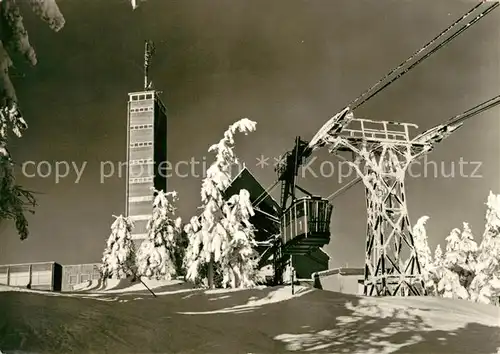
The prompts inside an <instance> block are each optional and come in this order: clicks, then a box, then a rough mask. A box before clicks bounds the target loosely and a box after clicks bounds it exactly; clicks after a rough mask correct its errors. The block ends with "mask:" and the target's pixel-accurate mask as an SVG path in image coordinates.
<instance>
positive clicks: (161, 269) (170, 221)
mask: <svg viewBox="0 0 500 354" xmlns="http://www.w3.org/2000/svg"><path fill="white" fill-rule="evenodd" d="M154 192H155V194H156V196H155V198H154V200H153V213H152V216H151V218H150V220H149V221H148V225H147V230H148V238H147V239H146V240H144V241H143V242H142V243H141V246H140V248H139V251H138V252H137V273H138V274H139V275H143V276H146V277H148V278H156V279H170V278H171V277H172V276H174V275H175V274H176V270H177V269H176V252H175V249H176V248H177V247H178V244H179V243H180V237H181V233H182V229H181V227H182V225H181V224H182V222H181V218H175V210H176V208H175V206H174V203H175V202H177V200H178V198H177V193H176V192H168V193H165V192H164V191H157V190H155V191H154Z"/></svg>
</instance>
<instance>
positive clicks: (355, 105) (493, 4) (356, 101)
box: [299, 0, 500, 199]
mask: <svg viewBox="0 0 500 354" xmlns="http://www.w3.org/2000/svg"><path fill="white" fill-rule="evenodd" d="M487 2H491V5H489V6H488V7H487V8H486V9H484V10H483V11H481V12H480V13H479V15H477V16H476V17H475V18H473V19H472V20H471V21H469V22H467V23H465V24H462V27H460V28H459V29H458V30H456V32H454V33H453V34H452V35H451V36H450V37H448V38H446V39H445V40H443V42H441V43H439V44H438V45H437V46H436V47H434V48H433V49H432V50H431V51H429V52H428V53H427V54H425V55H424V56H423V57H421V58H420V59H418V60H417V61H416V62H414V63H413V64H411V65H410V66H408V67H407V68H406V69H404V70H403V71H402V72H400V73H399V74H397V75H396V76H395V77H393V78H392V79H390V80H389V81H388V82H386V83H385V84H384V85H383V86H381V87H379V88H378V89H376V88H377V87H378V86H379V85H381V84H382V83H383V82H384V81H385V80H387V79H388V78H389V77H391V76H393V75H394V74H395V73H396V72H398V71H400V70H401V69H402V68H403V67H405V66H406V65H407V64H408V63H410V62H411V61H412V60H414V59H415V58H416V57H417V56H418V55H420V54H421V53H422V52H424V51H426V50H427V49H429V47H431V46H432V45H434V44H435V43H436V42H437V41H438V40H440V39H441V38H442V37H444V36H446V35H447V34H448V33H449V32H450V31H452V30H453V29H454V28H455V27H456V26H457V25H459V24H460V23H461V22H463V21H464V20H465V19H466V18H467V17H469V16H471V15H472V14H473V13H474V12H475V11H476V10H477V9H479V8H480V7H481V6H482V5H484V4H485V3H487ZM498 5H500V3H499V2H497V1H495V2H492V1H491V0H483V1H481V2H480V3H478V4H477V5H476V6H474V7H473V8H472V9H471V10H469V11H468V12H467V13H466V14H465V15H463V16H462V17H460V18H459V19H457V20H456V21H455V22H454V23H453V24H451V25H450V26H448V27H447V28H446V29H445V30H444V31H442V32H441V33H440V34H438V35H437V36H436V37H434V38H433V39H432V40H430V41H429V42H428V43H427V44H425V45H424V46H423V47H421V48H420V49H419V50H418V51H416V52H415V53H414V54H413V55H411V56H410V57H409V58H408V59H406V60H405V61H404V62H402V63H401V64H399V65H398V66H397V67H396V68H394V69H392V70H391V71H390V72H389V73H388V74H387V75H385V76H384V77H383V78H381V79H380V80H379V81H378V82H376V83H375V84H374V85H373V86H372V87H370V88H369V89H368V90H366V91H365V92H363V93H362V94H361V95H360V96H358V97H357V98H355V99H354V100H353V101H351V103H350V104H349V105H348V106H347V107H349V108H350V110H351V111H354V110H355V109H356V108H359V107H360V106H361V105H363V104H364V103H366V102H368V101H369V100H370V99H371V98H373V97H374V96H376V95H377V94H378V93H380V92H381V91H382V90H383V89H385V88H387V87H388V86H389V85H390V84H392V83H394V82H395V81H396V80H397V79H399V78H401V77H402V76H403V75H404V74H406V73H408V72H409V71H410V70H411V69H413V68H414V67H415V66H417V65H418V64H419V63H421V62H422V61H423V60H425V59H427V58H428V57H430V56H431V55H432V54H434V53H435V52H436V51H437V50H439V49H441V48H443V47H444V46H445V45H446V44H448V43H449V42H450V41H452V40H453V39H454V38H456V37H457V36H458V35H460V34H461V33H463V32H464V31H465V30H466V29H467V28H469V27H471V26H472V25H473V24H475V23H476V22H477V21H479V20H480V19H481V18H483V17H484V16H485V15H487V14H488V13H490V12H491V11H493V10H494V9H495V8H497V7H498ZM374 89H376V90H375V91H374V92H371V91H373V90H374ZM367 95H368V96H367ZM365 96H366V97H365ZM306 151H307V149H306V150H304V152H303V153H302V154H301V155H300V157H299V160H302V159H303V155H304V153H305V152H306ZM359 181H360V179H359V180H357V181H356V182H354V180H353V181H352V182H353V184H352V185H351V184H349V187H348V188H346V190H347V189H349V188H350V187H352V186H353V185H355V184H356V183H358V182H359ZM346 187H347V186H346ZM334 194H335V193H334ZM328 199H330V198H328Z"/></svg>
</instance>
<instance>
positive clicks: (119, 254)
mask: <svg viewBox="0 0 500 354" xmlns="http://www.w3.org/2000/svg"><path fill="white" fill-rule="evenodd" d="M133 227H134V225H133V223H132V222H131V221H130V220H129V219H128V218H126V217H124V216H122V215H120V216H118V217H116V216H115V221H114V222H113V224H112V225H111V234H110V235H109V238H108V241H107V242H106V248H105V249H104V252H103V255H102V261H101V267H100V272H101V275H102V277H103V278H117V279H124V278H127V277H130V276H133V277H134V278H135V275H136V264H135V254H134V243H133V242H132V236H131V231H132V228H133Z"/></svg>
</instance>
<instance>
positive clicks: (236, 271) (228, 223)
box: [216, 189, 258, 288]
mask: <svg viewBox="0 0 500 354" xmlns="http://www.w3.org/2000/svg"><path fill="white" fill-rule="evenodd" d="M253 215H255V213H254V211H253V208H252V203H251V201H250V193H248V191H247V190H245V189H242V190H240V194H239V195H238V194H235V195H233V196H232V197H231V198H230V199H229V200H228V202H227V203H226V205H225V206H224V218H223V219H222V220H221V223H222V226H223V227H224V229H225V230H226V235H229V239H228V240H225V242H227V244H226V245H225V246H223V247H221V250H222V252H223V254H221V255H220V257H219V258H220V262H221V270H222V274H223V280H222V286H223V287H231V288H248V287H252V286H255V282H256V280H257V274H258V271H257V263H258V253H257V251H256V250H255V247H256V246H257V244H256V243H255V239H254V238H255V236H254V227H253V225H252V224H251V223H250V217H252V216H253ZM216 252H217V251H216Z"/></svg>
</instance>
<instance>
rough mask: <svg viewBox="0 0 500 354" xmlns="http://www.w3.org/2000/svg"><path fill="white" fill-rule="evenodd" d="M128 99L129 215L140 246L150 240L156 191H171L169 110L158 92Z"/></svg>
mask: <svg viewBox="0 0 500 354" xmlns="http://www.w3.org/2000/svg"><path fill="white" fill-rule="evenodd" d="M128 96H129V99H128V110H127V111H128V119H127V186H126V212H125V214H126V215H127V216H128V217H129V218H130V219H131V220H132V221H133V222H134V229H133V231H132V238H133V240H134V243H136V245H137V246H139V245H140V243H141V242H142V240H144V239H145V238H146V237H147V233H146V224H147V221H148V219H149V217H150V216H151V212H152V202H153V198H154V192H153V188H155V189H157V190H164V191H166V190H167V168H166V167H167V165H166V161H167V109H166V107H165V105H164V104H163V102H162V101H161V99H160V97H159V92H158V91H155V90H147V91H141V92H133V93H129V94H128Z"/></svg>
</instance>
